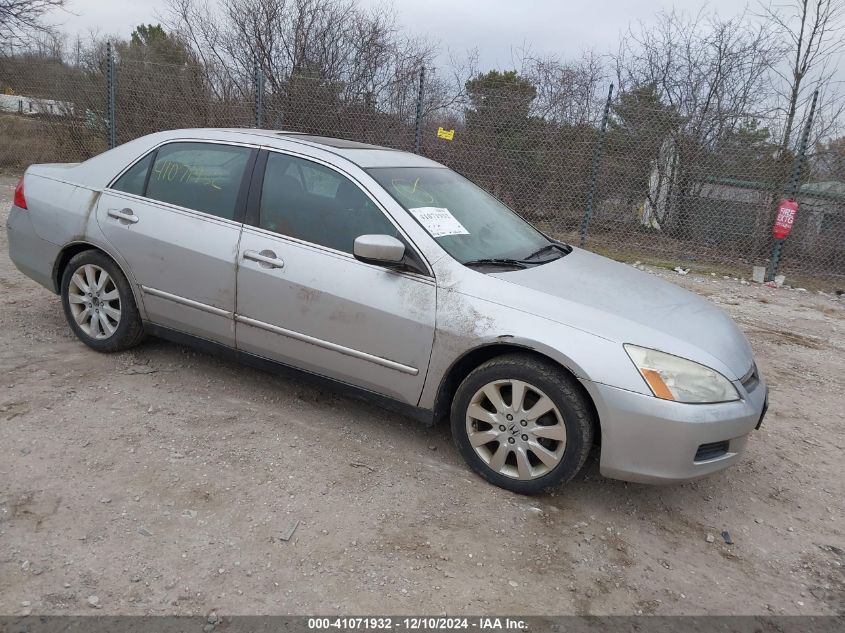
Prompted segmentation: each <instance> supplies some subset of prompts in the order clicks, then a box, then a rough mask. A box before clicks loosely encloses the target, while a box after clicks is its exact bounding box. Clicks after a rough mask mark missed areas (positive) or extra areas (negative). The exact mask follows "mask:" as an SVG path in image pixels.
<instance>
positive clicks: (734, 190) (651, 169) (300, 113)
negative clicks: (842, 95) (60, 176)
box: [0, 50, 845, 288]
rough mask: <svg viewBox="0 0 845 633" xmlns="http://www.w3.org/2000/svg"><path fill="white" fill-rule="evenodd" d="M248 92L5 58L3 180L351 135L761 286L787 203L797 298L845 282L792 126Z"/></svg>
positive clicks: (415, 81)
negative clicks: (283, 135) (254, 135)
mask: <svg viewBox="0 0 845 633" xmlns="http://www.w3.org/2000/svg"><path fill="white" fill-rule="evenodd" d="M110 66H111V69H112V70H113V72H110ZM423 72H424V71H423ZM110 77H111V78H112V79H113V80H110ZM238 77H240V79H238V78H230V77H228V76H227V77H226V79H225V80H220V79H219V78H218V79H217V80H214V81H211V80H209V78H208V77H207V76H206V74H205V73H204V72H203V71H202V68H201V67H200V66H191V65H187V64H183V65H178V66H177V65H168V64H160V63H152V62H148V61H135V60H120V61H118V62H116V63H115V60H114V58H113V57H112V52H111V50H108V51H107V52H106V54H105V55H104V59H103V60H102V61H101V62H100V63H96V64H93V65H91V66H90V67H79V66H76V67H74V66H68V65H65V64H61V63H58V62H56V63H55V64H52V65H49V64H42V65H39V66H38V68H37V70H34V69H33V68H32V67H31V66H30V64H28V63H27V61H26V60H25V59H15V58H4V59H0V137H2V143H0V167H15V168H20V167H24V166H26V165H28V164H30V163H34V162H75V161H81V160H85V159H86V158H89V157H91V156H93V155H95V154H97V153H99V152H102V151H104V150H106V149H107V148H108V147H109V145H110V144H111V142H112V139H113V140H114V142H116V143H123V142H126V141H128V140H131V139H133V138H137V137H138V136H142V135H144V134H148V133H151V132H155V131H159V130H163V129H174V128H189V127H264V128H273V129H285V130H291V131H298V132H305V133H313V134H319V135H325V136H336V137H342V138H346V139H350V140H356V141H362V142H367V143H373V144H376V145H384V146H387V147H393V148H397V149H402V150H406V151H417V152H418V153H420V154H422V155H424V156H427V157H429V158H431V159H433V160H436V161H438V162H441V163H443V164H445V165H447V166H449V167H451V168H452V169H454V170H456V171H458V172H460V173H461V174H463V175H465V176H466V177H468V178H470V179H471V180H473V181H474V182H476V183H477V184H479V185H480V186H482V187H483V188H485V189H486V190H488V191H489V192H491V193H492V194H493V195H495V196H496V197H498V198H500V199H501V200H503V201H504V202H505V203H507V204H508V205H509V206H510V207H511V208H513V209H514V210H515V211H517V212H518V213H520V214H521V215H523V216H524V217H525V218H527V219H528V220H529V221H531V222H533V223H534V224H536V225H537V226H539V227H541V228H542V229H543V230H545V231H546V232H548V233H549V234H551V235H553V236H554V237H557V238H559V239H561V240H563V241H566V242H569V243H573V244H582V245H584V246H586V247H587V248H590V249H592V250H596V251H598V252H601V253H604V254H607V255H609V256H612V257H614V258H617V259H621V260H624V261H629V262H630V261H636V260H641V261H643V262H652V263H655V264H660V265H667V266H669V267H670V268H674V267H675V266H680V267H681V268H683V269H687V268H693V269H696V270H703V271H712V272H716V273H717V274H725V275H730V276H737V277H746V278H750V277H751V267H752V266H753V265H765V266H769V265H770V263H771V262H770V260H771V255H772V249H773V246H774V241H773V238H772V224H773V222H774V220H775V215H776V212H777V206H778V202H779V201H780V200H781V199H783V198H785V197H789V196H790V195H791V196H792V197H794V198H796V199H797V201H798V203H799V205H800V209H799V212H798V215H797V219H796V221H795V225H794V227H793V230H792V233H791V235H790V236H789V238H788V239H787V240H786V241H785V242H784V243H783V244H782V247H783V248H782V251H781V255H780V272H781V273H783V274H785V275H787V277H788V281H787V283H792V284H793V285H803V284H804V283H806V281H805V280H808V281H809V280H812V281H816V282H819V283H823V284H824V285H825V286H835V287H836V288H841V287H842V286H843V285H845V182H839V181H837V180H835V179H830V180H825V179H823V178H822V179H820V178H819V177H818V176H817V175H816V174H815V173H814V169H813V162H812V156H809V157H805V156H804V154H805V153H806V152H807V146H806V142H805V143H803V144H802V145H801V147H800V148H799V151H798V152H791V151H781V150H779V149H778V148H777V147H776V145H775V144H773V143H772V142H771V140H770V135H769V133H768V128H775V127H776V125H777V121H775V120H767V119H766V118H765V117H761V116H760V115H755V116H750V115H744V114H743V113H728V114H727V115H723V116H721V117H720V118H710V119H702V120H696V118H695V117H691V116H686V117H685V116H681V115H679V114H678V113H677V112H676V111H674V110H673V109H672V108H670V107H668V106H666V105H665V104H662V103H660V102H659V101H657V100H654V99H651V98H649V96H648V94H647V93H645V92H643V91H632V92H623V93H621V94H617V93H614V92H613V89H612V88H611V91H610V94H608V97H607V102H606V103H605V104H604V106H605V107H604V108H591V107H586V106H585V107H583V108H578V109H577V110H578V112H577V113H576V114H563V115H561V114H560V113H559V112H554V113H551V114H550V113H549V112H548V111H547V112H539V111H538V108H537V107H536V105H535V104H534V103H533V100H534V96H533V95H532V94H531V93H530V92H526V91H521V90H520V89H515V88H514V86H512V85H507V84H496V83H495V82H493V83H492V84H490V85H485V86H481V87H478V88H477V89H476V90H475V91H474V92H472V93H464V94H461V95H460V96H458V97H456V98H454V99H450V100H449V101H448V103H446V104H444V103H443V100H442V99H440V98H435V97H434V96H433V95H428V94H427V90H426V88H427V86H428V85H429V84H428V82H427V81H426V80H425V78H424V76H421V75H420V74H419V71H414V72H409V73H406V74H404V75H402V74H400V75H398V76H394V77H388V78H383V80H382V81H381V83H380V85H378V86H374V87H373V90H372V91H370V92H365V93H364V94H360V93H355V94H353V93H351V92H349V91H347V90H346V89H345V85H347V84H345V83H344V82H343V81H334V82H329V81H326V80H324V79H321V78H320V77H319V75H318V74H317V73H315V74H313V75H309V74H308V73H307V72H303V73H301V74H297V75H295V76H287V77H283V78H279V77H271V76H267V75H266V74H265V73H263V72H262V71H261V69H259V68H254V69H252V72H243V71H242V72H240V73H239V74H238ZM600 99H601V97H600ZM585 113H590V114H585ZM809 123H811V122H808V124H809ZM805 158H806V160H805ZM792 175H796V176H797V177H796V178H795V179H794V183H792V185H791V184H790V183H791V177H792ZM790 187H791V188H790ZM774 272H775V271H774V270H771V267H770V270H769V274H770V275H771V274H773V273H774Z"/></svg>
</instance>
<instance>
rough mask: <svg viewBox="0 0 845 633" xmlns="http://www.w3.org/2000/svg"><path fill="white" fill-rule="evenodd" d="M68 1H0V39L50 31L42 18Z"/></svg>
mask: <svg viewBox="0 0 845 633" xmlns="http://www.w3.org/2000/svg"><path fill="white" fill-rule="evenodd" d="M65 3H66V0H0V38H4V39H6V38H11V37H15V38H20V37H21V36H22V34H25V33H32V32H43V31H44V30H46V29H48V27H47V26H45V25H44V24H43V23H42V21H41V18H42V17H43V16H44V14H45V13H47V12H49V11H52V10H53V9H58V8H62V7H64V6H65Z"/></svg>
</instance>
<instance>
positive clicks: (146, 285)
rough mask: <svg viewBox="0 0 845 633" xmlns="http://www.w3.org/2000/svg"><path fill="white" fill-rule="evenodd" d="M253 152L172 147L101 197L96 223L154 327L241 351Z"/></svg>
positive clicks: (136, 168) (215, 147)
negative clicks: (240, 284) (240, 290)
mask: <svg viewBox="0 0 845 633" xmlns="http://www.w3.org/2000/svg"><path fill="white" fill-rule="evenodd" d="M252 152H253V150H251V149H250V148H247V147H241V146H235V145H227V144H214V143H185V142H179V143H170V144H166V145H163V146H161V147H160V148H158V149H157V150H154V151H153V152H152V153H151V154H149V155H148V156H146V157H145V158H143V159H141V160H140V161H139V162H138V163H136V164H135V165H134V166H133V167H132V168H130V169H129V170H128V171H126V172H125V173H124V174H123V175H122V176H121V177H120V178H118V179H117V181H115V183H114V184H113V185H112V187H111V188H109V189H106V190H105V191H104V192H103V194H102V196H101V197H100V201H99V204H98V206H97V222H98V224H99V226H100V228H101V230H102V231H103V233H104V234H105V237H106V239H108V241H109V242H111V244H112V245H114V247H115V248H116V250H117V251H118V252H119V253H120V254H121V255H122V256H123V258H124V259H125V260H126V262H127V263H128V264H129V267H130V268H131V271H132V274H133V275H134V277H135V281H136V282H137V283H138V284H139V285H140V287H141V291H142V293H143V299H144V308H145V311H146V314H147V318H148V319H149V320H150V321H152V322H153V323H157V324H159V325H164V326H167V327H170V328H173V329H176V330H180V331H182V332H187V333H189V334H194V335H196V336H201V337H203V338H207V339H210V340H214V341H218V342H221V343H224V344H227V345H231V346H234V344H235V337H234V329H235V328H234V319H233V317H234V311H235V261H236V256H237V248H238V240H239V238H240V230H241V220H240V217H239V215H240V211H239V210H238V205H239V200H241V199H242V198H243V191H245V183H244V180H245V178H244V174H245V171H246V166H247V164H248V163H250V162H251V160H254V158H253V156H252ZM240 205H241V206H243V202H242V200H241V202H240Z"/></svg>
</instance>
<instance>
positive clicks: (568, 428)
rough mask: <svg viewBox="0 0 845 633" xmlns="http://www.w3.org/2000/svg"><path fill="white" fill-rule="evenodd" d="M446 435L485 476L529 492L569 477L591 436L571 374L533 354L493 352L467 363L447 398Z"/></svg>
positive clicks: (589, 415) (583, 404)
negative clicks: (449, 404) (496, 354)
mask: <svg viewBox="0 0 845 633" xmlns="http://www.w3.org/2000/svg"><path fill="white" fill-rule="evenodd" d="M451 419H452V435H453V437H454V439H455V443H456V444H457V446H458V449H459V450H460V451H461V454H462V455H463V457H464V459H465V460H466V461H467V463H468V464H469V465H470V466H471V467H472V468H473V469H474V470H475V471H476V472H477V473H478V474H480V475H481V476H482V477H484V478H485V479H487V480H488V481H489V482H491V483H493V484H495V485H497V486H500V487H502V488H505V489H507V490H512V491H513V492H518V493H522V494H535V493H538V492H541V491H543V490H545V489H547V488H550V487H552V486H555V485H559V484H562V483H565V482H567V481H569V480H570V479H572V477H574V476H575V474H576V473H577V472H578V471H579V470H580V469H581V467H582V466H583V465H584V462H585V461H586V459H587V455H588V453H589V451H590V447H591V446H592V441H593V416H592V413H591V409H590V407H589V406H588V403H587V400H586V397H585V396H584V394H583V393H582V391H581V389H580V388H579V386H578V385H577V383H576V382H575V381H574V379H573V378H572V377H571V376H569V374H567V373H566V372H564V371H563V370H562V369H561V368H559V367H557V366H556V365H554V364H553V363H551V362H548V361H544V360H542V359H539V358H536V357H534V356H529V355H522V354H514V355H507V356H500V357H498V358H494V359H492V360H489V361H487V362H486V363H484V364H482V365H480V366H479V367H477V368H476V369H475V370H473V371H472V372H471V373H470V374H469V375H468V376H467V377H466V378H465V379H464V381H463V382H462V383H461V385H460V387H458V390H457V393H456V394H455V399H454V400H453V402H452V414H451Z"/></svg>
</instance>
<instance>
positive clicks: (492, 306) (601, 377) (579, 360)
mask: <svg viewBox="0 0 845 633" xmlns="http://www.w3.org/2000/svg"><path fill="white" fill-rule="evenodd" d="M502 344H508V345H513V346H517V347H521V348H524V349H526V350H532V351H535V352H537V353H539V354H542V355H543V356H546V357H548V358H550V359H552V360H553V361H555V362H557V363H559V364H560V365H562V366H563V367H565V368H566V369H568V370H569V371H570V372H571V373H572V374H573V375H575V376H576V377H577V378H579V379H580V380H582V381H590V382H597V383H601V384H607V385H612V386H614V387H618V388H620V389H626V390H628V391H633V392H636V393H642V394H646V395H648V394H650V392H649V391H648V387H647V386H646V384H645V382H644V381H643V379H642V377H641V376H640V374H639V372H637V370H636V368H635V367H634V364H633V363H632V362H631V361H630V359H629V358H628V356H627V354H626V353H625V350H624V349H623V347H622V345H621V344H619V343H617V342H615V341H611V340H608V339H605V338H602V337H600V336H597V335H595V334H592V333H589V332H585V331H583V330H579V329H577V328H574V327H571V326H567V325H563V324H561V323H557V322H555V321H551V320H549V319H545V318H543V317H539V316H537V315H534V314H531V313H529V312H525V311H522V310H519V309H517V308H513V307H510V306H505V305H502V304H500V303H496V302H493V301H488V300H486V299H482V298H479V297H476V296H472V295H468V294H465V293H462V292H460V291H458V290H456V289H454V288H452V289H444V288H440V289H438V293H437V324H436V329H435V335H434V347H433V349H432V355H431V363H430V365H429V371H428V376H427V379H426V382H425V386H424V387H423V392H422V395H421V397H420V402H419V406H421V407H423V408H426V409H431V408H433V407H434V405H435V402H436V399H437V394H438V392H439V389H440V386H441V383H442V380H443V378H444V377H445V376H446V375H447V374H448V372H449V370H450V369H451V368H452V367H453V366H454V364H455V363H456V362H458V361H459V360H460V359H461V358H462V357H464V356H466V355H467V354H469V353H471V352H472V351H473V350H476V349H479V348H482V347H488V346H491V345H502Z"/></svg>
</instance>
